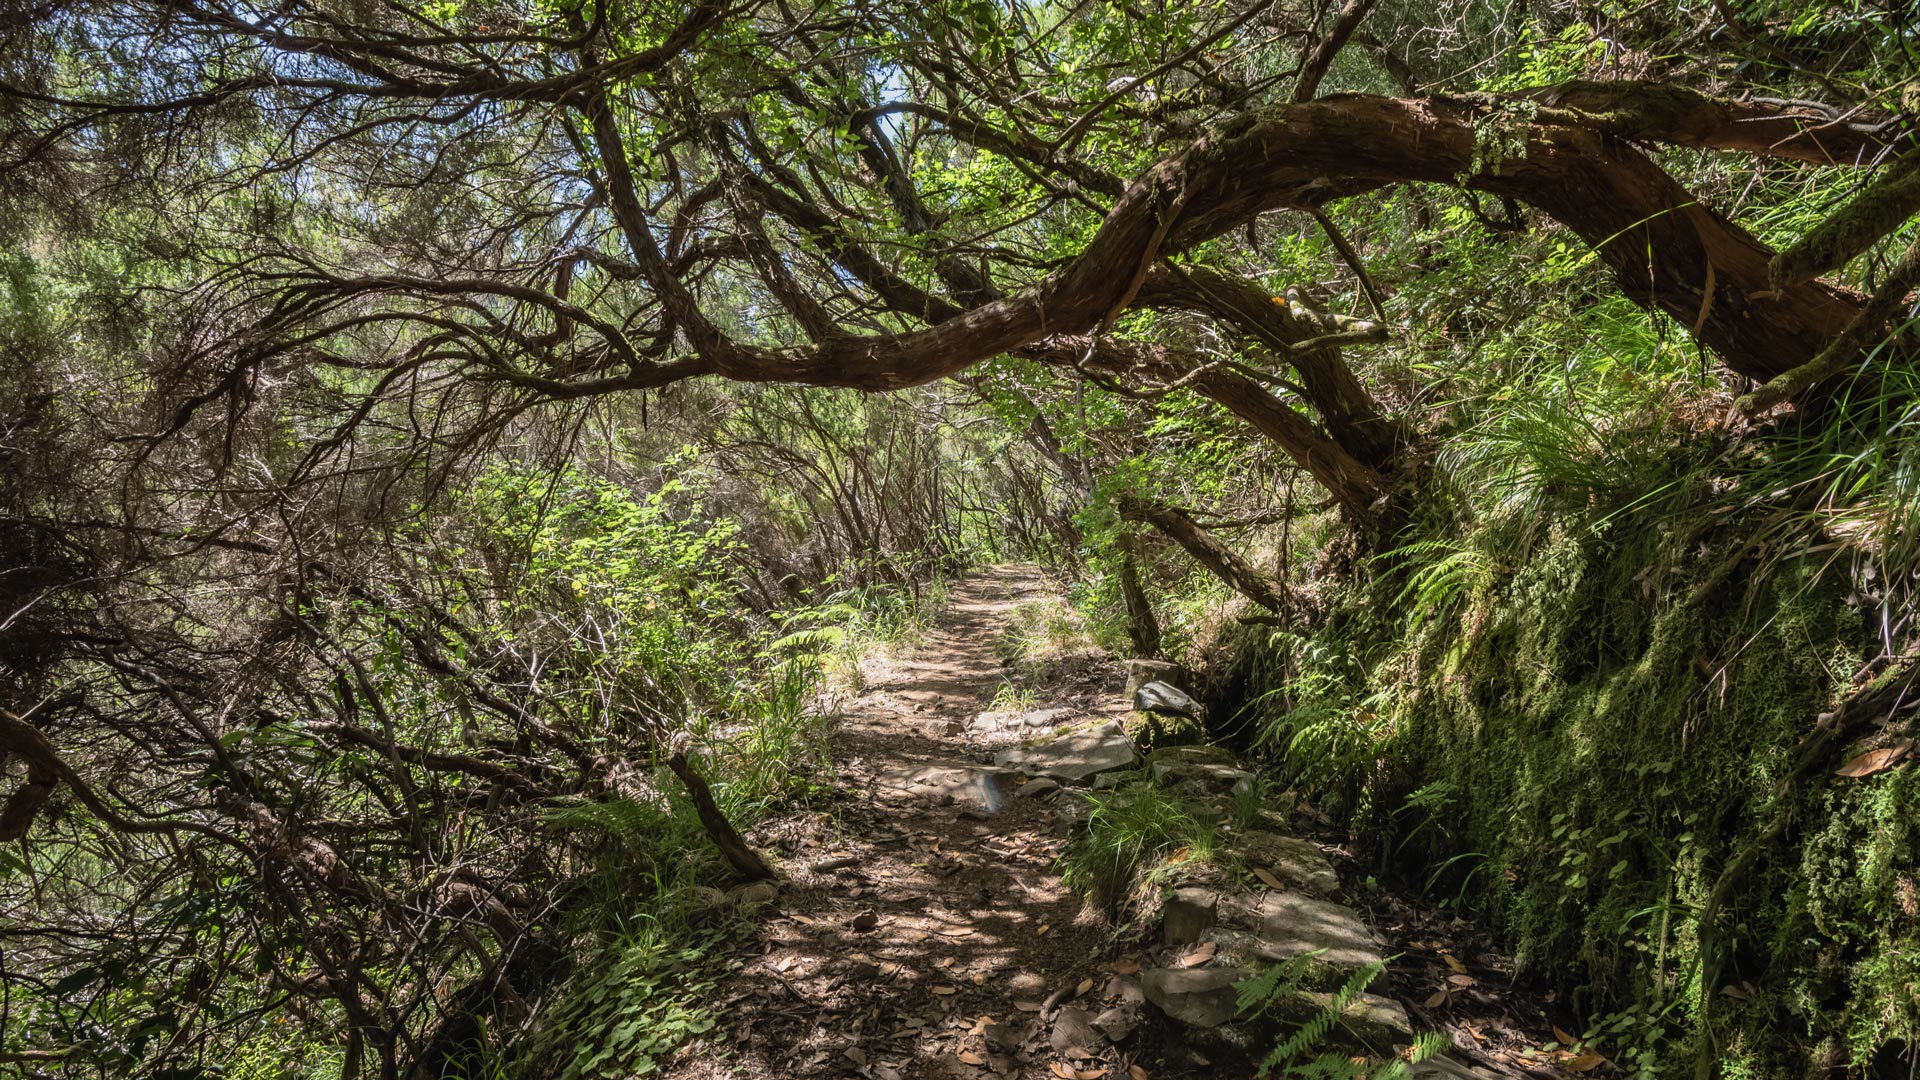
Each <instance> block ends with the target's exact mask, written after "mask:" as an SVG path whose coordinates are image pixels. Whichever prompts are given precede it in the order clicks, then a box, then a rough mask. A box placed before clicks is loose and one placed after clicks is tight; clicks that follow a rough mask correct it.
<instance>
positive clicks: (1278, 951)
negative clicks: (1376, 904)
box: [1253, 892, 1381, 968]
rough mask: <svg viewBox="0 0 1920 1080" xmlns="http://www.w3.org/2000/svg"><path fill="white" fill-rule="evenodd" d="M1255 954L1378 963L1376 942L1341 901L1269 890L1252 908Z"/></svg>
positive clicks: (1335, 963)
mask: <svg viewBox="0 0 1920 1080" xmlns="http://www.w3.org/2000/svg"><path fill="white" fill-rule="evenodd" d="M1254 916H1255V924H1254V931H1253V932H1254V935H1255V936H1256V937H1258V938H1259V939H1260V944H1259V945H1258V946H1257V947H1256V950H1255V951H1256V952H1257V954H1258V955H1259V956H1261V957H1263V958H1265V959H1268V960H1273V961H1276V962H1277V961H1285V960H1291V959H1293V958H1294V957H1297V956H1307V955H1309V954H1315V953H1317V954H1318V955H1317V956H1314V961H1315V962H1316V963H1319V964H1326V965H1329V966H1332V967H1340V968H1358V967H1364V966H1366V965H1367V964H1378V963H1380V962H1381V957H1380V949H1379V946H1377V945H1375V944H1374V941H1373V934H1372V933H1370V932H1369V931H1368V930H1367V924H1366V923H1363V922H1361V921H1360V916H1359V914H1358V913H1356V912H1355V911H1354V910H1353V909H1352V908H1350V907H1347V906H1346V905H1344V904H1335V903H1332V902H1331V901H1327V900H1320V899H1317V898H1315V897H1311V896H1307V895H1306V894H1304V893H1293V892H1280V893H1268V894H1266V895H1265V896H1263V897H1261V899H1260V902H1259V904H1258V906H1257V907H1256V908H1255V911H1254Z"/></svg>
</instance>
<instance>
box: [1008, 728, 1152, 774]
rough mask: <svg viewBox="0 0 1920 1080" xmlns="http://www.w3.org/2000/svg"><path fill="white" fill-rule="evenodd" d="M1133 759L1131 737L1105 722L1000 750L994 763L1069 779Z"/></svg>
mask: <svg viewBox="0 0 1920 1080" xmlns="http://www.w3.org/2000/svg"><path fill="white" fill-rule="evenodd" d="M1134 760H1135V756H1134V752H1133V740H1131V739H1129V738H1127V734H1126V732H1124V731H1122V730H1121V729H1120V725H1119V724H1114V723H1108V724H1101V725H1100V726H1098V727H1093V728H1082V729H1080V730H1077V731H1075V730H1069V731H1063V732H1061V733H1060V734H1059V735H1057V736H1055V737H1053V738H1050V739H1044V740H1041V741H1038V742H1032V743H1026V744H1023V745H1020V746H1016V747H1013V748H1011V749H1008V750H1002V751H1001V752H1000V753H998V754H996V755H994V759H993V763H994V764H995V765H999V766H1002V767H1005V768H1009V769H1019V770H1020V771H1022V772H1029V773H1036V774H1038V775H1041V776H1047V777H1052V778H1053V779H1055V780H1060V781H1066V782H1072V781H1078V780H1086V779H1088V778H1090V777H1094V776H1098V775H1100V774H1101V773H1106V772H1112V771H1113V770H1115V769H1124V768H1126V767H1128V766H1129V765H1132V764H1133V763H1134Z"/></svg>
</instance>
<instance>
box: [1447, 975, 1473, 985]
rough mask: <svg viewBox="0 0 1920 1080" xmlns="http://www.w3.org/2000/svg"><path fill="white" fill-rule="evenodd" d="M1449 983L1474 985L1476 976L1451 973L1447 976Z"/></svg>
mask: <svg viewBox="0 0 1920 1080" xmlns="http://www.w3.org/2000/svg"><path fill="white" fill-rule="evenodd" d="M1447 985H1449V986H1472V985H1474V978H1473V976H1471V975H1449V976H1447Z"/></svg>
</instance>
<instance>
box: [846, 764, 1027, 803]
mask: <svg viewBox="0 0 1920 1080" xmlns="http://www.w3.org/2000/svg"><path fill="white" fill-rule="evenodd" d="M1007 776H1008V772H1007V770H1005V769H992V768H986V767H984V766H980V765H968V764H963V763H958V762H956V763H951V764H946V763H939V762H932V763H922V764H907V765H901V766H898V767H896V768H892V769H888V770H886V771H885V772H882V773H881V774H880V775H879V776H877V777H875V778H874V783H875V784H877V785H878V786H880V787H883V788H889V789H891V790H894V791H898V792H901V793H903V794H906V795H911V796H914V797H915V798H920V799H925V800H927V801H928V802H932V803H938V804H941V805H947V804H953V803H958V804H960V805H962V806H967V807H971V808H973V809H977V810H982V811H985V812H986V813H989V814H991V813H996V812H998V811H999V809H1000V808H1001V807H1002V806H1005V805H1006V802H1007V798H1006V789H1007V787H1008V786H1010V785H1008V784H1007V783H1006V782H1005V781H1006V777H1007Z"/></svg>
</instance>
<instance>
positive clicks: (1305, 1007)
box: [1275, 991, 1413, 1052]
mask: <svg viewBox="0 0 1920 1080" xmlns="http://www.w3.org/2000/svg"><path fill="white" fill-rule="evenodd" d="M1333 997H1334V995H1333V994H1331V993H1314V992H1311V991H1303V992H1301V993H1298V994H1294V995H1292V996H1291V1000H1290V1001H1289V1002H1287V1003H1285V1004H1282V1005H1281V1006H1280V1007H1279V1008H1277V1009H1275V1015H1276V1016H1278V1017H1280V1018H1281V1019H1283V1020H1292V1021H1294V1022H1295V1023H1304V1022H1306V1021H1308V1020H1311V1019H1312V1018H1314V1017H1315V1016H1318V1015H1320V1014H1321V1013H1322V1012H1324V1011H1326V1008H1327V1006H1329V1005H1331V1004H1333ZM1411 1038H1413V1023H1412V1021H1410V1020H1408V1019H1407V1010H1405V1009H1403V1008H1401V1007H1400V1003H1399V1002H1397V1001H1393V1000H1390V999H1388V998H1383V997H1381V996H1380V995H1378V994H1361V995H1360V996H1359V997H1356V998H1354V999H1353V1000H1352V1001H1350V1002H1348V1003H1347V1007H1346V1009H1345V1010H1343V1011H1342V1012H1341V1013H1340V1022H1339V1024H1338V1025H1337V1028H1336V1031H1335V1032H1334V1034H1333V1036H1332V1039H1333V1041H1334V1042H1336V1043H1342V1044H1347V1045H1352V1044H1356V1043H1357V1044H1358V1045H1360V1046H1364V1047H1366V1048H1368V1049H1370V1050H1374V1051H1378V1052H1386V1051H1388V1050H1390V1049H1391V1048H1392V1047H1393V1046H1395V1045H1396V1044H1399V1043H1404V1042H1406V1041H1407V1040H1408V1039H1411Z"/></svg>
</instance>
